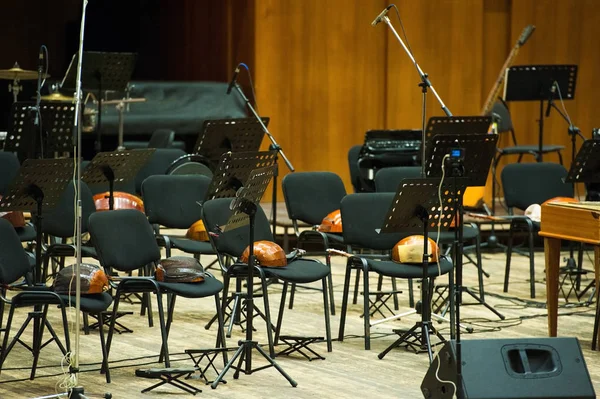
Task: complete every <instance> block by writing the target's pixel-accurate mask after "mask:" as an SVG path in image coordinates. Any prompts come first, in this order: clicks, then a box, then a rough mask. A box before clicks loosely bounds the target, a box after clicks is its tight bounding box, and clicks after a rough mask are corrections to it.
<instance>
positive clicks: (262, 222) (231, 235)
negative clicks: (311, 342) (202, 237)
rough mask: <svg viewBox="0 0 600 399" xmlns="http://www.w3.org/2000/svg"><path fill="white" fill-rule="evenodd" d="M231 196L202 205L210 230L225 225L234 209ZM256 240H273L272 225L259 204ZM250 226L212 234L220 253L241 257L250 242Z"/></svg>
mask: <svg viewBox="0 0 600 399" xmlns="http://www.w3.org/2000/svg"><path fill="white" fill-rule="evenodd" d="M231 201H232V199H231V198H219V199H214V200H210V201H206V202H205V203H204V205H203V206H202V215H203V216H202V218H203V220H204V226H206V230H207V231H208V232H216V226H224V225H225V224H226V223H227V221H228V220H229V217H230V216H231V214H232V211H231V210H230V209H229V206H230V204H231ZM254 223H255V227H254V241H260V240H266V241H273V234H272V233H271V226H270V225H269V220H268V219H267V216H266V215H265V212H264V211H263V209H262V208H261V207H260V206H259V207H258V209H257V212H256V215H255V222H254ZM249 239H250V226H249V225H246V226H243V227H238V228H237V229H233V230H230V231H225V232H220V233H218V237H214V236H212V235H211V242H212V243H213V245H214V247H215V249H216V250H217V252H219V253H220V254H227V255H231V256H233V257H239V256H240V255H241V254H242V252H244V249H246V247H247V246H248V244H249Z"/></svg>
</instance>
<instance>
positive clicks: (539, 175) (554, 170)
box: [500, 162, 574, 298]
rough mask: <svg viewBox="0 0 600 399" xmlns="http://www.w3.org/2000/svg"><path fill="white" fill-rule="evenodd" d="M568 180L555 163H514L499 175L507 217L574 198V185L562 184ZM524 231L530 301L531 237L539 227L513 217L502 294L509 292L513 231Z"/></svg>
mask: <svg viewBox="0 0 600 399" xmlns="http://www.w3.org/2000/svg"><path fill="white" fill-rule="evenodd" d="M566 176H567V170H566V169H565V167H564V166H562V165H559V164H556V163H546V162H541V163H524V164H520V163H516V164H510V165H506V166H505V167H504V169H502V173H501V175H500V177H501V179H502V186H503V187H504V201H505V202H506V206H507V207H508V213H509V215H511V216H512V215H513V212H514V209H520V210H522V211H524V210H525V209H527V208H528V207H529V206H530V205H532V204H540V205H541V204H542V203H543V202H545V201H546V200H549V199H551V198H554V197H573V195H574V191H573V184H570V183H563V179H564V178H565V177H566ZM523 227H524V228H525V229H526V231H527V242H528V247H529V278H530V293H531V297H532V298H535V265H534V254H533V239H534V233H535V232H538V231H539V229H540V223H539V222H534V221H532V220H531V219H530V218H528V217H525V216H523V217H512V218H511V221H510V230H509V236H508V246H507V250H506V269H505V272H504V292H508V280H509V276H510V263H511V258H512V251H513V236H514V233H515V231H517V230H520V229H522V228H523Z"/></svg>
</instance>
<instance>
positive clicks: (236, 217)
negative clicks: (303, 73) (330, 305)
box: [211, 165, 298, 389]
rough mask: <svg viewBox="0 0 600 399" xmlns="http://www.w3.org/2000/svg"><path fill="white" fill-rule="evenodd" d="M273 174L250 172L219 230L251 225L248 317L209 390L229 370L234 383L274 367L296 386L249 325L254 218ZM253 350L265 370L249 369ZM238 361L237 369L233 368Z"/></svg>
mask: <svg viewBox="0 0 600 399" xmlns="http://www.w3.org/2000/svg"><path fill="white" fill-rule="evenodd" d="M274 171H275V165H271V166H267V167H263V168H259V169H254V170H252V171H251V172H250V177H249V178H248V180H247V181H246V184H245V185H244V186H243V187H242V188H241V189H239V191H238V196H237V197H236V198H235V200H234V202H233V203H232V207H233V214H232V215H231V217H230V218H229V220H228V221H227V224H226V225H225V226H223V228H222V230H223V231H224V232H225V231H230V230H234V229H236V228H238V227H242V226H245V225H247V224H250V228H249V237H248V243H249V247H250V252H249V256H248V270H247V273H248V281H247V283H246V284H247V289H248V292H247V294H246V311H247V313H248V315H247V317H246V339H245V340H241V341H240V342H239V345H240V346H239V348H238V350H237V351H236V352H235V354H234V355H233V357H232V358H231V359H230V360H229V362H228V363H227V364H226V365H225V367H224V368H223V370H222V371H221V373H220V374H219V376H218V377H217V378H216V379H215V380H214V381H213V382H212V384H211V388H213V389H215V388H216V387H217V386H218V385H219V382H220V381H221V380H222V379H223V377H224V376H225V374H227V371H229V369H230V368H231V367H233V368H234V369H235V370H236V371H235V374H234V376H233V378H234V379H237V378H238V377H239V373H240V372H241V371H243V372H244V373H245V374H252V373H253V372H256V371H260V370H263V369H265V368H268V367H275V368H276V369H277V371H279V373H280V374H281V375H283V376H284V377H285V379H286V380H288V382H289V383H290V384H291V385H292V386H293V387H295V386H297V385H298V383H297V382H296V381H294V380H293V379H292V377H290V376H289V375H288V374H287V373H286V372H285V371H284V370H283V369H282V368H281V366H279V365H278V364H277V362H275V360H273V359H271V357H270V356H269V354H268V353H267V352H265V350H264V349H263V348H261V347H260V346H259V345H258V342H256V341H253V340H252V331H253V327H252V321H253V318H254V317H253V314H252V312H253V309H254V303H253V296H254V287H253V285H254V266H255V261H254V217H255V215H256V210H257V207H259V206H260V199H261V198H262V196H263V194H264V192H265V190H266V189H267V186H268V185H269V182H270V181H271V179H272V177H273V173H274ZM253 349H256V350H257V351H258V353H260V354H261V355H262V356H263V357H264V358H265V359H266V360H267V361H268V362H269V364H268V365H266V366H262V367H259V368H256V369H252V350H253ZM236 360H237V361H239V363H238V365H237V366H234V365H233V364H234V363H235V362H236ZM242 363H244V365H245V367H244V369H242Z"/></svg>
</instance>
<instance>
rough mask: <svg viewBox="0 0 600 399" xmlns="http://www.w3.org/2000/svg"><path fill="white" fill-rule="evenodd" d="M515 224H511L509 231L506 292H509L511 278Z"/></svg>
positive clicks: (505, 279)
mask: <svg viewBox="0 0 600 399" xmlns="http://www.w3.org/2000/svg"><path fill="white" fill-rule="evenodd" d="M513 227H514V226H513V224H512V223H511V224H510V229H509V230H508V245H507V246H506V267H505V269H504V292H508V279H509V276H510V260H511V257H512V246H513V234H514V230H513Z"/></svg>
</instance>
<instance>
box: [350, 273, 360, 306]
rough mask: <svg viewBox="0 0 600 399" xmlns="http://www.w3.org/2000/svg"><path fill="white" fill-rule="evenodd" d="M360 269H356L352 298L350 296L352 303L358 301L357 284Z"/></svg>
mask: <svg viewBox="0 0 600 399" xmlns="http://www.w3.org/2000/svg"><path fill="white" fill-rule="evenodd" d="M360 271H361V269H356V279H355V280H354V298H352V304H353V305H356V304H357V303H358V286H359V284H360Z"/></svg>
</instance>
